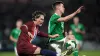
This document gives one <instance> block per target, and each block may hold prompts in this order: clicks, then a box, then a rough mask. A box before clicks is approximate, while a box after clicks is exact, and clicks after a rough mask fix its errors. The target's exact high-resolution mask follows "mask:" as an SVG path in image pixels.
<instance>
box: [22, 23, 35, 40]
mask: <svg viewBox="0 0 100 56" xmlns="http://www.w3.org/2000/svg"><path fill="white" fill-rule="evenodd" d="M21 31H22V32H24V33H26V34H28V35H29V36H30V37H31V38H33V35H32V34H31V33H30V32H29V31H28V26H27V25H25V24H24V25H23V26H22V27H21Z"/></svg>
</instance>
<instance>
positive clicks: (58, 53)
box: [50, 43, 61, 56]
mask: <svg viewBox="0 0 100 56" xmlns="http://www.w3.org/2000/svg"><path fill="white" fill-rule="evenodd" d="M50 46H51V47H52V48H53V49H55V50H56V52H57V56H60V55H61V48H59V46H60V45H58V44H56V43H52V44H50Z"/></svg>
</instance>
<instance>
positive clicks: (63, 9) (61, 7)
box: [59, 4, 65, 13]
mask: <svg viewBox="0 0 100 56" xmlns="http://www.w3.org/2000/svg"><path fill="white" fill-rule="evenodd" d="M59 10H60V12H61V13H64V11H65V8H64V5H63V4H60V5H59Z"/></svg>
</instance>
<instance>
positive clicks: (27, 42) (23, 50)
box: [17, 11, 59, 56]
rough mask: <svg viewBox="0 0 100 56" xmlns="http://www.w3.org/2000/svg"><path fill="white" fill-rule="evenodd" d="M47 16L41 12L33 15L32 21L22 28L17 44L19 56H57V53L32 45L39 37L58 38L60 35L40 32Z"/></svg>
mask: <svg viewBox="0 0 100 56" xmlns="http://www.w3.org/2000/svg"><path fill="white" fill-rule="evenodd" d="M44 16H45V14H44V13H43V12H41V11H35V12H34V13H32V21H29V22H27V23H25V24H24V25H22V26H21V34H20V36H19V38H18V42H17V51H18V55H19V56H35V55H36V54H42V55H46V56H56V54H57V53H56V52H53V51H51V50H46V49H41V48H40V47H38V46H36V45H34V44H31V41H32V40H33V39H34V38H35V37H36V36H37V35H38V36H40V37H50V38H56V37H58V36H59V35H58V34H55V35H48V34H45V33H43V32H41V31H39V30H38V26H42V24H43V22H44Z"/></svg>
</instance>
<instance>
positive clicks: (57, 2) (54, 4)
mask: <svg viewBox="0 0 100 56" xmlns="http://www.w3.org/2000/svg"><path fill="white" fill-rule="evenodd" d="M60 4H64V3H63V2H62V1H56V2H55V3H53V5H52V8H53V9H54V10H55V8H56V6H57V5H60Z"/></svg>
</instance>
